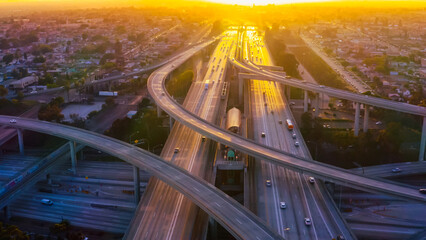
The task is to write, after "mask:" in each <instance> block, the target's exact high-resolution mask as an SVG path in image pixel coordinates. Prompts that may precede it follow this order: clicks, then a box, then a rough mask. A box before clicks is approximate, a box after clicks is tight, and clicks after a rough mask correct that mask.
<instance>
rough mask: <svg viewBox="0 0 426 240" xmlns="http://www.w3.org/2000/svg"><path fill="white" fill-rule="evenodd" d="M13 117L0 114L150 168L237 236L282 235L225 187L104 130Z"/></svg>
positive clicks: (6, 120) (2, 119)
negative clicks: (227, 191)
mask: <svg viewBox="0 0 426 240" xmlns="http://www.w3.org/2000/svg"><path fill="white" fill-rule="evenodd" d="M14 118H15V117H10V116H2V115H0V125H7V126H12V127H19V128H22V129H27V130H32V131H36V132H42V133H45V134H49V135H53V136H57V137H60V138H64V139H68V140H71V141H76V142H79V143H81V144H84V145H86V146H89V147H92V148H95V149H98V150H101V151H103V152H105V153H108V154H111V155H112V156H115V157H118V158H120V159H123V160H124V161H126V162H128V163H130V164H132V165H135V166H137V167H139V168H142V169H147V170H148V171H149V172H151V173H152V174H153V175H155V176H156V177H158V178H159V179H161V180H162V181H164V182H166V183H167V184H169V185H170V186H172V187H173V188H174V189H176V190H178V191H179V192H181V193H182V194H184V195H185V196H186V197H188V198H189V199H191V200H192V201H193V202H194V203H195V204H197V205H198V206H199V207H200V208H202V209H203V210H204V211H205V212H207V213H208V214H209V215H211V216H212V217H214V218H215V220H216V221H218V222H219V223H220V224H221V225H222V226H223V227H224V228H226V229H227V230H228V231H229V232H230V233H231V234H233V235H234V236H235V237H236V238H237V239H259V240H260V239H262V240H263V239H282V238H281V236H279V235H278V234H276V233H275V232H273V231H272V230H271V229H270V228H269V227H267V226H266V225H265V223H264V222H263V221H262V220H260V219H259V218H258V217H256V216H255V215H254V214H252V213H251V212H250V211H248V210H247V209H246V208H244V207H243V206H241V204H239V203H238V202H237V201H235V200H233V199H232V198H230V197H229V196H227V195H226V194H224V193H223V192H222V191H220V190H218V189H216V188H215V187H214V186H212V185H211V184H209V183H207V182H206V181H205V180H203V179H201V178H198V177H194V176H192V175H191V174H189V173H188V172H187V171H186V170H183V169H181V168H179V167H176V166H175V165H173V164H172V163H169V162H166V161H164V160H163V159H161V158H160V157H158V156H156V155H154V154H152V153H149V152H147V151H144V150H142V149H140V148H138V147H135V146H132V145H130V144H128V143H125V142H122V141H119V140H116V139H113V138H110V137H107V136H104V135H101V134H97V133H93V132H90V131H87V130H82V129H78V128H74V127H70V126H65V125H60V124H55V123H49V122H44V121H39V120H34V119H26V118H15V119H17V123H10V120H11V119H14ZM194 189H198V190H199V191H195V190H194ZM240 223H244V224H240Z"/></svg>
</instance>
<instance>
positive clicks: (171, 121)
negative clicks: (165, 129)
mask: <svg viewBox="0 0 426 240" xmlns="http://www.w3.org/2000/svg"><path fill="white" fill-rule="evenodd" d="M173 122H174V120H173V118H172V117H171V116H170V115H169V125H170V132H171V131H172V128H173Z"/></svg>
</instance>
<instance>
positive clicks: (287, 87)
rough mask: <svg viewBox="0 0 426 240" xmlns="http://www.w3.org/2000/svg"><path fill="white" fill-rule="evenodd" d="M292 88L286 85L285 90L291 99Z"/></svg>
mask: <svg viewBox="0 0 426 240" xmlns="http://www.w3.org/2000/svg"><path fill="white" fill-rule="evenodd" d="M290 90H291V89H290V86H288V85H287V86H285V91H286V93H285V95H286V96H287V99H288V100H289V101H290V99H291V91H290Z"/></svg>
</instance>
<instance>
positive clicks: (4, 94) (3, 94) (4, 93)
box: [0, 85, 9, 98]
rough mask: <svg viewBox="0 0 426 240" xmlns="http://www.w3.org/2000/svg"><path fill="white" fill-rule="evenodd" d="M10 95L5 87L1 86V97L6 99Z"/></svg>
mask: <svg viewBox="0 0 426 240" xmlns="http://www.w3.org/2000/svg"><path fill="white" fill-rule="evenodd" d="M8 93H9V90H7V88H5V87H4V86H3V85H0V97H2V98H4V97H5V96H7V94H8Z"/></svg>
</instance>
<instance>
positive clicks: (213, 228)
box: [209, 217, 217, 240]
mask: <svg viewBox="0 0 426 240" xmlns="http://www.w3.org/2000/svg"><path fill="white" fill-rule="evenodd" d="M209 230H210V239H212V240H216V239H217V223H216V220H214V218H212V217H209Z"/></svg>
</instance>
